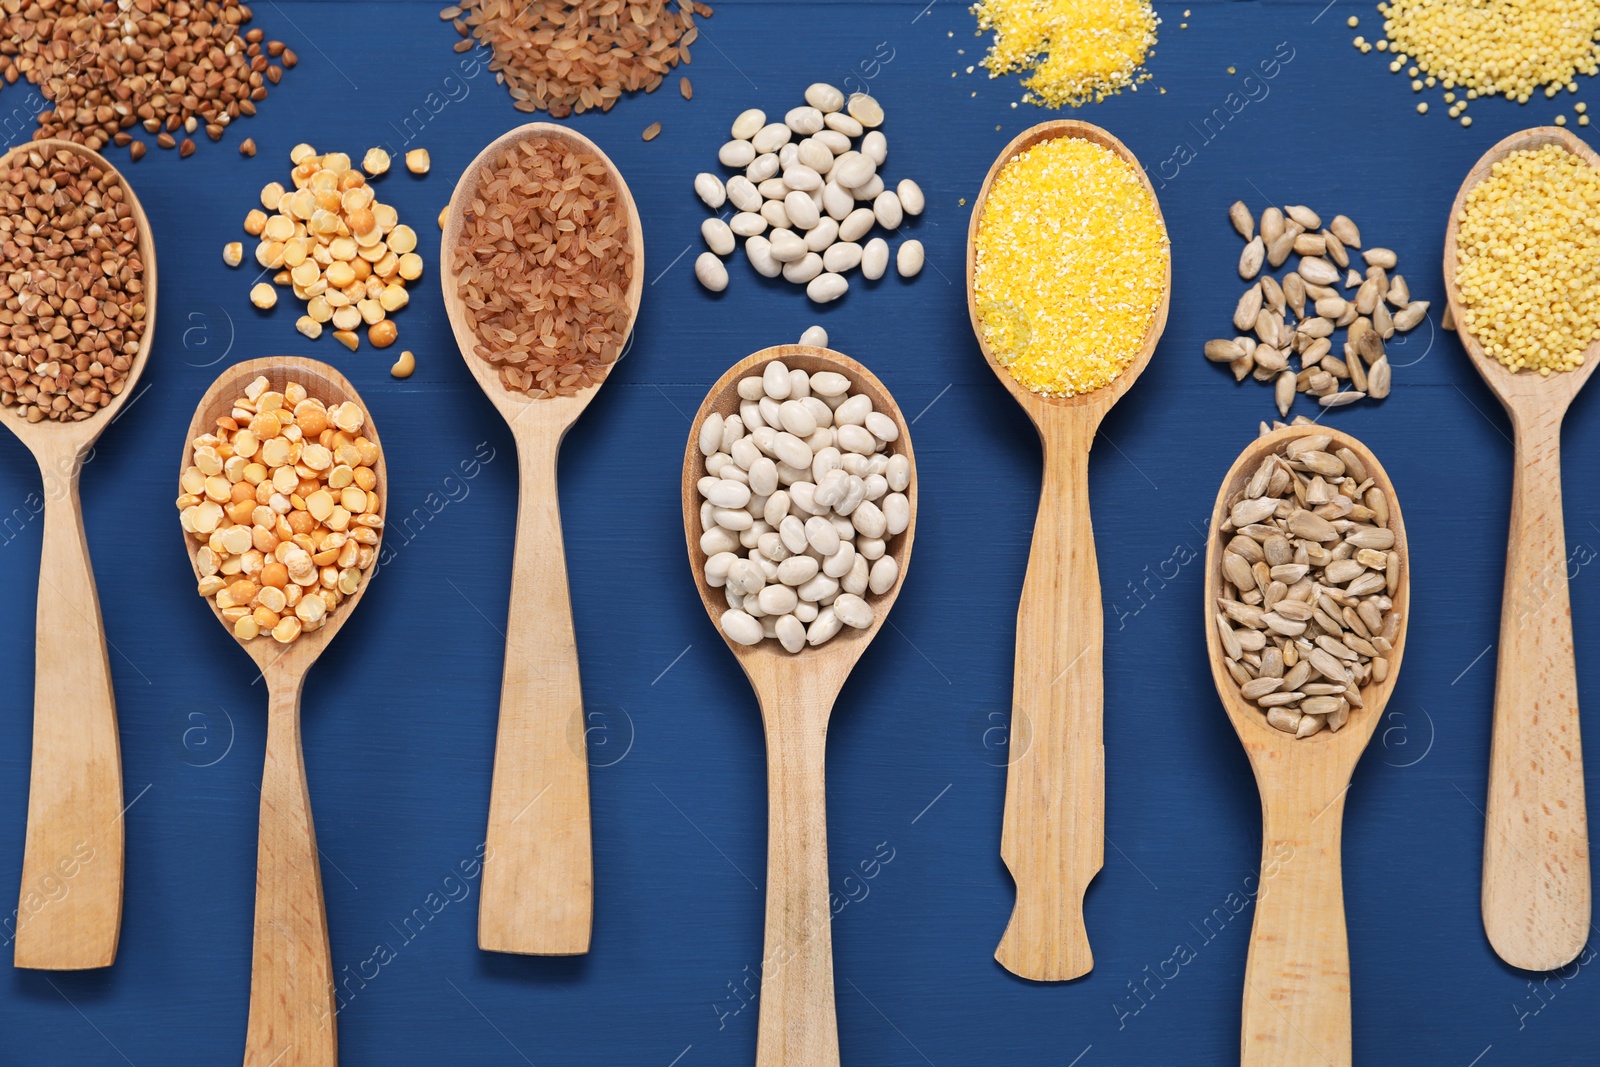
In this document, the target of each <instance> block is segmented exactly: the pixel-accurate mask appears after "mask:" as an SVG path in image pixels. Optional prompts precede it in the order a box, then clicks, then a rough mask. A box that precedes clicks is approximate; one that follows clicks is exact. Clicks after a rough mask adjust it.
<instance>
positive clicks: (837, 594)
mask: <svg viewBox="0 0 1600 1067" xmlns="http://www.w3.org/2000/svg"><path fill="white" fill-rule="evenodd" d="M738 388H739V412H738V414H734V415H728V416H726V417H724V416H723V415H721V414H718V413H713V414H711V415H709V416H707V418H706V420H705V422H703V423H702V424H701V426H700V440H699V446H700V453H701V455H703V456H705V457H706V459H705V469H706V475H705V477H703V478H701V479H700V481H699V490H700V496H701V497H702V498H703V503H702V504H701V505H700V529H701V530H702V531H703V532H702V533H701V535H700V548H701V550H702V551H704V552H705V554H706V564H705V576H706V582H707V584H709V585H710V586H712V588H715V589H721V590H722V591H723V595H724V596H725V597H726V598H727V602H728V610H727V611H725V612H723V613H722V617H721V620H720V621H721V626H722V632H723V633H725V634H727V635H728V638H729V640H732V641H736V642H738V643H739V644H741V645H755V644H759V643H760V642H761V641H762V640H764V639H766V638H769V637H770V638H776V639H777V640H778V642H779V643H780V644H782V645H783V647H784V648H785V649H786V650H787V651H789V652H799V651H800V650H801V649H802V648H804V647H805V646H807V645H813V646H814V645H820V644H822V643H823V642H825V641H827V640H829V639H830V638H832V637H833V636H834V635H835V634H837V633H838V632H839V631H840V630H841V629H842V628H844V627H846V626H849V627H852V628H854V629H858V630H860V629H865V628H867V627H869V626H871V625H872V620H873V605H872V604H871V603H870V602H869V601H868V600H867V597H868V596H869V595H872V596H877V595H881V594H883V593H886V592H888V591H889V590H890V589H892V588H893V587H894V583H895V580H896V579H897V578H898V577H899V575H900V567H899V564H898V563H896V562H895V560H894V557H893V556H891V555H889V553H888V551H887V547H888V542H889V540H890V539H891V538H893V537H895V536H896V535H898V534H900V533H903V532H904V531H905V529H906V527H907V526H908V525H909V524H910V521H911V502H910V500H909V498H908V497H907V496H906V489H907V487H908V486H910V484H911V461H910V459H909V458H907V456H906V455H905V454H904V453H896V452H892V451H890V448H891V446H892V445H893V443H894V442H895V441H896V440H897V439H898V438H899V436H900V428H899V426H898V425H896V423H895V421H894V420H893V419H891V418H890V417H889V416H888V415H886V414H884V413H883V412H881V411H874V410H873V407H872V399H871V398H870V397H868V396H866V395H865V394H864V393H855V392H852V390H851V387H850V380H849V379H848V378H846V377H845V376H844V375H842V374H839V373H836V372H834V371H818V372H817V373H815V374H807V373H806V372H805V371H803V370H790V369H789V368H788V367H787V366H785V365H784V364H783V363H782V362H781V361H779V360H773V361H772V362H770V363H768V364H767V365H766V367H765V368H764V369H763V371H762V373H761V374H759V375H750V376H749V377H745V378H741V379H740V380H739V386H738Z"/></svg>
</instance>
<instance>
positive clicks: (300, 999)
mask: <svg viewBox="0 0 1600 1067" xmlns="http://www.w3.org/2000/svg"><path fill="white" fill-rule="evenodd" d="M260 375H265V376H266V378H267V380H268V382H269V386H270V388H272V389H274V390H277V391H280V392H281V391H282V390H283V388H284V387H285V386H286V385H287V384H288V383H290V382H296V383H298V384H300V385H303V386H305V388H306V391H307V393H308V394H309V395H310V396H312V397H314V398H316V399H319V400H322V401H323V402H324V403H329V404H333V403H342V402H343V401H346V400H350V401H354V402H355V403H356V404H358V405H360V406H361V408H362V410H363V411H365V412H366V423H365V425H364V426H363V427H362V430H361V432H362V434H363V435H364V436H365V437H367V439H368V440H370V441H372V442H373V443H374V444H377V445H378V446H379V448H380V454H379V458H378V462H377V465H376V466H375V467H374V468H373V472H374V473H375V474H376V475H377V485H376V487H375V490H374V491H375V492H376V493H377V494H378V497H379V500H380V505H379V514H380V515H383V514H384V513H386V511H387V508H388V498H389V478H388V474H387V468H386V467H385V464H384V460H383V457H382V453H381V449H382V442H381V441H380V440H379V438H378V430H377V427H376V426H375V425H374V424H373V421H372V412H371V411H370V409H368V408H367V407H366V405H365V404H363V403H362V401H361V397H360V396H359V395H358V394H357V393H356V390H355V387H354V386H352V385H351V384H350V383H349V381H347V380H346V379H345V377H344V376H343V375H341V374H340V373H339V372H338V371H336V370H334V369H333V368H332V367H329V366H328V365H326V364H324V363H318V362H317V361H315V360H310V359H301V358H298V357H294V356H278V357H273V358H269V359H253V360H248V361H246V362H243V363H239V364H236V365H234V366H232V367H230V368H228V369H227V370H226V371H224V372H223V373H222V374H221V375H220V376H219V377H218V378H217V380H216V381H215V382H213V383H212V385H211V388H209V389H208V390H206V394H205V396H204V397H202V398H201V400H200V403H199V405H198V406H197V407H196V409H195V414H194V421H193V422H192V423H191V424H190V426H189V430H188V433H187V435H186V436H185V437H184V442H183V458H182V461H181V463H180V465H179V467H178V470H179V472H180V473H181V472H182V471H183V470H184V469H186V468H187V467H188V466H189V464H190V459H191V456H192V455H193V449H194V445H193V442H194V439H195V438H196V437H198V436H200V435H201V434H203V433H206V432H208V431H210V430H211V429H212V428H213V427H215V425H216V420H217V419H218V418H219V417H221V416H223V415H226V414H227V413H228V412H229V410H230V409H231V408H232V405H233V401H234V399H235V398H237V397H240V396H243V395H244V389H245V386H247V385H248V384H249V383H250V382H252V381H253V380H255V378H256V377H257V376H260ZM183 541H184V547H185V548H186V550H187V551H188V553H189V560H190V563H191V564H194V565H195V575H196V577H197V578H198V576H199V573H200V572H199V567H198V564H197V563H196V559H195V557H196V553H197V552H198V550H199V547H200V542H198V541H196V540H195V539H194V538H193V537H190V536H189V535H187V534H184V535H183ZM375 570H376V561H374V563H373V565H372V566H371V567H369V568H368V569H367V570H366V571H365V572H364V574H363V576H362V581H361V584H360V585H359V586H358V587H357V588H356V591H355V592H354V593H353V594H351V595H350V596H349V597H346V598H345V599H344V600H343V601H341V602H340V604H339V606H338V607H336V608H334V609H333V610H332V611H330V612H329V613H328V615H327V620H326V621H325V622H324V623H323V624H322V626H321V627H320V628H318V629H317V630H314V631H312V632H310V633H303V634H301V635H300V636H299V637H298V638H296V639H295V640H294V641H292V642H290V643H289V644H287V645H284V644H279V643H278V642H277V641H275V640H273V639H272V638H271V637H270V636H266V635H263V636H260V637H257V638H255V639H254V640H252V641H248V642H240V644H241V645H242V646H243V648H244V650H245V651H246V652H247V653H248V654H249V655H250V658H251V659H252V660H254V661H255V663H256V666H257V667H259V668H260V670H261V676H262V679H263V680H264V681H265V682H266V687H267V694H268V697H267V748H266V761H265V764H264V767H263V770H262V776H261V824H260V831H259V837H258V840H257V846H256V912H255V938H254V947H253V950H252V958H251V968H250V1014H249V1023H248V1029H247V1031H246V1034H245V1052H244V1063H245V1067H288V1065H295V1067H335V1065H336V1064H337V1063H338V1035H337V1027H336V1022H335V1019H336V1011H335V1003H336V1002H335V1000H334V989H333V954H332V950H331V948H330V947H329V942H328V920H327V912H326V909H325V906H324V902H323V895H322V868H321V864H320V863H319V858H318V853H317V836H316V829H315V827H314V826H313V824H312V820H311V795H310V788H309V785H308V783H307V781H306V767H305V758H304V754H303V751H302V748H301V743H300V696H301V692H302V691H303V689H304V687H305V678H306V673H307V672H308V671H309V670H310V669H311V665H312V664H313V663H315V662H316V660H317V657H318V656H320V655H321V654H322V651H323V649H325V648H326V647H327V646H328V643H329V642H330V641H332V640H333V638H334V636H335V635H336V634H338V632H339V630H340V629H341V628H342V627H343V626H344V624H345V622H346V621H347V620H348V619H349V618H350V616H351V614H353V613H354V611H355V608H356V605H357V604H359V603H360V602H361V598H362V597H363V596H364V595H365V594H366V590H367V585H368V583H369V582H370V580H371V578H372V576H373V573H374V571H375ZM206 604H207V605H208V606H209V607H210V609H211V611H212V613H213V614H214V615H215V616H216V618H217V621H218V622H219V623H221V624H222V625H223V626H224V627H225V628H227V629H228V630H229V632H230V633H232V629H231V627H229V626H228V623H227V622H226V620H224V619H223V617H222V613H221V611H220V610H219V609H218V608H217V605H216V601H215V600H213V599H212V598H209V597H207V598H206Z"/></svg>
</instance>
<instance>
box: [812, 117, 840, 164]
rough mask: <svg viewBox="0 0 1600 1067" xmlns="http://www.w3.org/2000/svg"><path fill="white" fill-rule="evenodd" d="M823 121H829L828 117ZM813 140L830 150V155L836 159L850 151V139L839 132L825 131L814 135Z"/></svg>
mask: <svg viewBox="0 0 1600 1067" xmlns="http://www.w3.org/2000/svg"><path fill="white" fill-rule="evenodd" d="M823 121H824V122H826V121H827V117H826V116H824V117H823ZM811 139H812V140H813V141H815V142H816V143H817V144H820V145H821V146H822V147H824V148H826V149H827V150H828V154H829V155H831V156H834V157H838V156H842V155H844V154H845V153H846V152H848V151H850V138H848V137H846V136H845V135H844V134H842V133H840V132H839V131H838V130H833V129H828V130H823V131H822V132H821V133H814V134H812V135H811ZM830 166H831V164H830Z"/></svg>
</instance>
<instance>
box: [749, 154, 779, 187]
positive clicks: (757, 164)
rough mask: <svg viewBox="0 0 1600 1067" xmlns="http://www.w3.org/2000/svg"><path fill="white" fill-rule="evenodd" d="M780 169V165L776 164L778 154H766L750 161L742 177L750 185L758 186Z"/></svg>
mask: <svg viewBox="0 0 1600 1067" xmlns="http://www.w3.org/2000/svg"><path fill="white" fill-rule="evenodd" d="M782 169H783V168H782V164H780V163H779V162H778V153H776V152H766V153H763V154H762V155H759V156H757V157H756V158H755V159H753V160H751V161H750V165H749V166H747V167H745V169H744V176H745V177H746V178H747V179H749V181H750V182H751V183H753V184H758V183H760V182H764V181H766V180H767V179H768V178H770V177H772V176H773V175H774V174H776V173H778V171H780V170H782Z"/></svg>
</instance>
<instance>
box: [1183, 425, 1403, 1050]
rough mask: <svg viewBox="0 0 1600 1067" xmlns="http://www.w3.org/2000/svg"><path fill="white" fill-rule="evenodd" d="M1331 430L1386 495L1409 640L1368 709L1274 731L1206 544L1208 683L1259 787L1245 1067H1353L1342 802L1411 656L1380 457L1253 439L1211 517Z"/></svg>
mask: <svg viewBox="0 0 1600 1067" xmlns="http://www.w3.org/2000/svg"><path fill="white" fill-rule="evenodd" d="M1316 434H1331V435H1332V436H1333V444H1332V445H1331V446H1330V448H1331V449H1338V448H1348V449H1350V451H1352V452H1354V453H1355V454H1356V456H1357V457H1358V458H1359V459H1360V460H1361V462H1362V463H1363V464H1364V465H1365V466H1366V468H1367V473H1368V475H1369V476H1370V477H1371V478H1372V479H1373V481H1374V483H1375V484H1376V485H1377V487H1378V488H1380V489H1382V490H1383V491H1384V493H1385V495H1387V497H1388V499H1389V529H1391V530H1393V531H1394V535H1395V543H1394V551H1395V552H1396V553H1398V554H1399V557H1400V560H1401V572H1400V583H1399V586H1398V588H1397V589H1396V590H1395V593H1394V597H1393V600H1394V610H1395V611H1398V612H1400V632H1399V633H1398V634H1397V635H1396V636H1395V639H1394V651H1393V653H1392V654H1391V655H1390V656H1389V657H1388V659H1389V673H1388V676H1387V677H1386V678H1385V679H1384V680H1383V681H1382V682H1374V683H1371V684H1369V685H1367V686H1365V687H1364V688H1363V689H1362V690H1361V697H1362V700H1363V701H1365V706H1364V707H1360V708H1354V709H1352V710H1351V712H1350V718H1349V720H1348V721H1347V722H1346V723H1345V725H1344V727H1343V729H1341V730H1339V731H1338V732H1337V733H1333V732H1330V731H1328V730H1323V731H1322V732H1321V733H1317V734H1313V735H1312V736H1310V737H1307V738H1304V739H1296V738H1295V737H1294V736H1293V735H1292V734H1286V733H1284V732H1283V731H1281V730H1277V729H1274V728H1273V727H1271V726H1268V725H1267V720H1266V716H1264V715H1263V714H1262V713H1261V711H1260V710H1259V709H1257V708H1256V707H1255V705H1253V704H1250V703H1248V702H1247V701H1246V700H1245V699H1244V697H1243V696H1242V695H1240V693H1239V686H1238V683H1237V682H1235V681H1234V680H1233V676H1232V675H1231V674H1229V673H1228V671H1227V668H1226V667H1225V666H1224V665H1223V662H1224V652H1223V649H1222V639H1221V636H1220V635H1219V634H1218V633H1217V627H1216V624H1215V622H1214V616H1215V614H1216V607H1215V605H1216V602H1217V597H1218V596H1220V595H1221V593H1222V583H1223V576H1222V556H1223V552H1222V549H1223V546H1224V545H1225V544H1226V540H1225V539H1224V538H1223V537H1222V536H1221V535H1220V534H1219V533H1216V532H1213V534H1212V536H1211V537H1210V538H1209V540H1208V542H1207V547H1206V595H1205V628H1206V648H1207V649H1208V650H1209V652H1210V658H1211V676H1212V679H1213V680H1214V681H1215V682H1216V686H1217V693H1218V695H1220V696H1221V697H1222V706H1223V707H1224V708H1225V709H1226V710H1227V712H1228V718H1229V719H1231V720H1232V721H1233V728H1234V730H1235V731H1236V732H1237V733H1238V735H1239V740H1240V742H1242V743H1243V745H1244V750H1245V752H1246V754H1248V755H1249V757H1250V766H1251V768H1252V769H1253V770H1254V771H1255V775H1256V785H1257V787H1258V788H1259V789H1260V790H1261V823H1262V834H1261V875H1260V881H1259V882H1258V886H1259V888H1258V890H1257V893H1256V902H1255V908H1256V913H1255V921H1254V923H1253V924H1252V926H1251V931H1250V955H1249V959H1248V961H1247V962H1246V964H1245V971H1244V1016H1243V1028H1242V1030H1241V1033H1240V1049H1241V1053H1240V1062H1241V1063H1242V1064H1243V1065H1244V1067H1298V1065H1300V1064H1306V1063H1316V1064H1319V1065H1320V1064H1330V1065H1333V1067H1348V1065H1349V1063H1350V945H1349V941H1348V939H1347V937H1346V932H1345V917H1344V882H1343V867H1342V863H1341V859H1340V850H1341V837H1342V834H1343V827H1344V798H1345V793H1346V792H1347V791H1348V790H1349V788H1350V775H1351V774H1352V773H1353V772H1354V771H1355V767H1356V763H1357V761H1359V760H1360V759H1361V753H1362V752H1363V751H1365V750H1366V747H1367V742H1368V741H1370V740H1371V739H1372V732H1373V729H1374V728H1375V727H1376V726H1377V725H1378V722H1379V720H1381V719H1382V718H1383V709H1384V705H1386V704H1387V703H1388V702H1389V695H1390V694H1391V693H1393V692H1394V686H1395V681H1396V679H1397V678H1398V677H1399V675H1400V658H1401V655H1402V654H1403V653H1404V652H1405V641H1406V625H1407V622H1408V621H1409V618H1410V612H1411V566H1410V562H1409V561H1410V556H1409V555H1408V551H1407V545H1406V528H1405V523H1404V522H1403V521H1402V520H1401V517H1400V501H1399V498H1398V497H1396V496H1395V492H1394V484H1393V483H1392V482H1391V481H1390V480H1389V475H1388V474H1387V473H1386V472H1385V471H1384V469H1383V466H1382V465H1381V464H1380V463H1379V462H1378V460H1377V458H1376V457H1375V456H1373V454H1372V453H1371V452H1370V451H1369V450H1368V449H1367V447H1366V446H1365V445H1363V444H1362V443H1361V442H1360V441H1358V440H1356V439H1355V438H1354V437H1351V436H1350V435H1349V434H1345V433H1340V432H1339V431H1338V430H1331V429H1329V428H1327V427H1325V426H1289V427H1285V428H1284V429H1281V430H1274V431H1273V432H1272V433H1269V434H1267V435H1266V436H1265V437H1261V438H1258V439H1257V440H1255V441H1253V442H1251V444H1250V446H1249V447H1248V448H1246V449H1245V450H1244V452H1243V453H1241V454H1240V456H1239V458H1238V459H1237V460H1235V461H1234V464H1233V466H1232V467H1231V468H1230V469H1229V470H1228V474H1227V477H1226V478H1224V479H1223V482H1222V489H1221V490H1220V491H1219V492H1218V493H1217V504H1216V508H1215V510H1213V512H1212V514H1211V529H1212V531H1219V530H1220V529H1221V528H1222V523H1223V520H1225V519H1226V518H1227V517H1228V498H1229V497H1230V496H1231V495H1232V494H1233V493H1234V492H1236V491H1238V490H1239V489H1241V488H1243V487H1244V485H1245V483H1246V482H1248V481H1249V480H1250V476H1251V475H1252V474H1254V473H1255V470H1256V468H1257V467H1259V466H1260V465H1261V461H1262V460H1263V459H1265V458H1266V456H1267V455H1268V453H1271V452H1275V451H1277V450H1279V449H1281V448H1282V447H1283V446H1284V445H1285V444H1286V443H1287V442H1289V441H1291V440H1293V439H1295V438H1297V437H1306V436H1312V435H1316Z"/></svg>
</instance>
